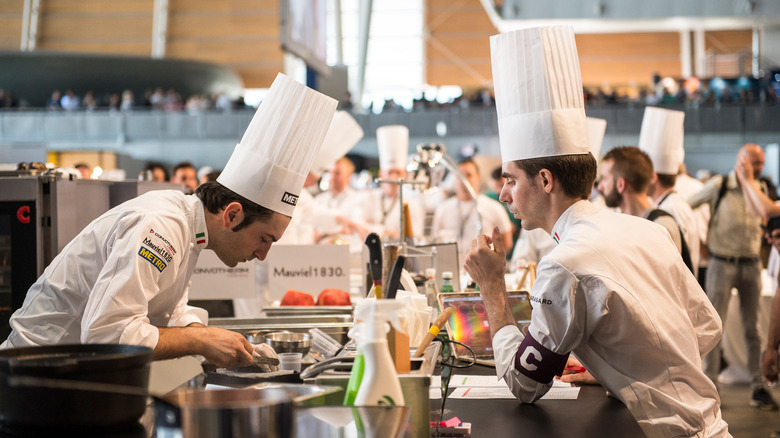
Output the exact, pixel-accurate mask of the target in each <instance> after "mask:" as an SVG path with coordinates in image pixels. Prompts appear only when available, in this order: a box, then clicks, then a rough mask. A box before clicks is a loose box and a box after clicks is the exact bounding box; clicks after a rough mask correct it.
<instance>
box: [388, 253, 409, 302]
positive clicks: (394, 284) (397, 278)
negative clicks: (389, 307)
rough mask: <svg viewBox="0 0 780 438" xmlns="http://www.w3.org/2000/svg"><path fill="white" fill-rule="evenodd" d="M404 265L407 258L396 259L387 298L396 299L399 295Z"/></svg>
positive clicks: (400, 256) (389, 280)
mask: <svg viewBox="0 0 780 438" xmlns="http://www.w3.org/2000/svg"><path fill="white" fill-rule="evenodd" d="M404 263H406V257H404V256H402V255H399V256H398V258H396V259H395V263H394V264H393V269H392V270H391V271H390V277H389V278H388V279H387V288H386V289H385V298H388V299H394V298H395V295H396V294H397V293H398V288H399V287H400V286H401V274H402V273H403V271H404Z"/></svg>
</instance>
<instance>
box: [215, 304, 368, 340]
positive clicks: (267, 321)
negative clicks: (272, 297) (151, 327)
mask: <svg viewBox="0 0 780 438" xmlns="http://www.w3.org/2000/svg"><path fill="white" fill-rule="evenodd" d="M352 319H353V317H352V312H351V311H350V312H349V313H348V314H337V315H310V316H304V315H289V316H274V317H267V318H209V326H211V327H220V328H224V329H226V330H232V331H234V332H237V333H241V334H242V335H247V334H248V333H252V332H258V333H259V332H263V333H271V332H278V331H288V332H296V333H308V332H309V330H311V329H313V328H315V327H316V328H318V329H320V330H322V331H323V332H325V333H327V334H328V336H331V337H332V338H333V339H335V340H336V341H338V342H341V343H345V342H347V341H348V338H347V332H348V331H349V329H350V328H352ZM250 342H251V341H250ZM259 342H262V341H259Z"/></svg>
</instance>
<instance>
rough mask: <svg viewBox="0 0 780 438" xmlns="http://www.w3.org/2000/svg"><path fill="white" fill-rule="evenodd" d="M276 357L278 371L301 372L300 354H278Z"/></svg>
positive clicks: (301, 356)
mask: <svg viewBox="0 0 780 438" xmlns="http://www.w3.org/2000/svg"><path fill="white" fill-rule="evenodd" d="M278 356H279V368H280V369H282V370H289V371H295V372H296V373H300V372H301V361H302V360H303V355H302V354H301V353H279V354H278Z"/></svg>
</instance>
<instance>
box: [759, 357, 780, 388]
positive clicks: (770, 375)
mask: <svg viewBox="0 0 780 438" xmlns="http://www.w3.org/2000/svg"><path fill="white" fill-rule="evenodd" d="M779 362H780V359H778V355H777V350H776V349H772V348H770V349H768V350H767V351H766V352H765V353H764V367H763V374H764V378H765V379H766V380H767V381H768V382H769V383H775V382H777V375H778V363H779Z"/></svg>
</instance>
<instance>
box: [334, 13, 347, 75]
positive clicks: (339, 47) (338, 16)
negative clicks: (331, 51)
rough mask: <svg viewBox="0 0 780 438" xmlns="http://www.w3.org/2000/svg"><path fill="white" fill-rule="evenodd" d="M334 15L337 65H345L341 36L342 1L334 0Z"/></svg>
mask: <svg viewBox="0 0 780 438" xmlns="http://www.w3.org/2000/svg"><path fill="white" fill-rule="evenodd" d="M333 13H334V14H335V18H336V64H339V65H342V64H344V44H343V41H342V35H341V0H333Z"/></svg>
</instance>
